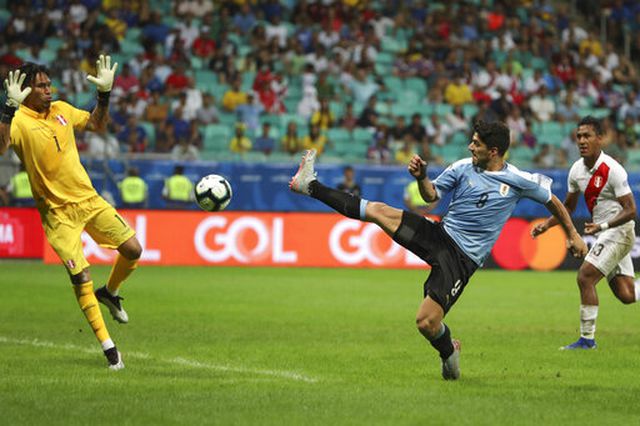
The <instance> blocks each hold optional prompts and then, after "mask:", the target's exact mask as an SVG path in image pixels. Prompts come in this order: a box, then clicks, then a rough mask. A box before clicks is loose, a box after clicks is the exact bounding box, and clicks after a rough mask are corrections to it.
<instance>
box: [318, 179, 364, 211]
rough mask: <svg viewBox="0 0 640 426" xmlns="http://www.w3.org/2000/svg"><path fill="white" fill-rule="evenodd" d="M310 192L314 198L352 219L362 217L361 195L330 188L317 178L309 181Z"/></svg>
mask: <svg viewBox="0 0 640 426" xmlns="http://www.w3.org/2000/svg"><path fill="white" fill-rule="evenodd" d="M309 192H310V193H311V196H312V197H313V198H315V199H316V200H318V201H322V202H323V203H325V204H326V205H328V206H329V207H331V208H332V209H334V210H335V211H337V212H338V213H341V214H343V215H344V216H346V217H350V218H351V219H360V201H361V198H360V197H356V196H355V195H351V194H349V193H347V192H343V191H338V190H337V189H333V188H329V187H328V186H324V185H323V184H321V183H320V182H318V181H317V180H314V181H312V182H311V183H309Z"/></svg>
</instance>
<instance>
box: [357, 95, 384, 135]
mask: <svg viewBox="0 0 640 426" xmlns="http://www.w3.org/2000/svg"><path fill="white" fill-rule="evenodd" d="M377 103H378V97H377V96H376V95H371V97H370V98H369V100H368V101H367V104H366V105H365V107H364V108H363V110H362V112H361V113H360V117H358V121H357V123H356V124H357V125H358V127H364V128H375V127H377V126H378V119H379V118H380V114H378V111H377V109H376V104H377Z"/></svg>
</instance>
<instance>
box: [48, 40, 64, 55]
mask: <svg viewBox="0 0 640 426" xmlns="http://www.w3.org/2000/svg"><path fill="white" fill-rule="evenodd" d="M44 45H45V47H46V48H47V49H50V50H53V51H56V52H57V51H58V49H60V48H61V47H62V46H63V45H64V40H63V39H61V38H59V37H49V38H47V40H46V41H45V42H44Z"/></svg>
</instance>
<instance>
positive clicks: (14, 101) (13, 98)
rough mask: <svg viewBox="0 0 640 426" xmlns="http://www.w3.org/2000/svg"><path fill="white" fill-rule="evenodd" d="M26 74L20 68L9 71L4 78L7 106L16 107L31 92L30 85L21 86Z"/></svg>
mask: <svg viewBox="0 0 640 426" xmlns="http://www.w3.org/2000/svg"><path fill="white" fill-rule="evenodd" d="M26 77H27V74H25V73H21V72H20V70H15V71H9V76H8V77H7V78H5V79H4V88H5V89H6V90H7V106H9V107H11V108H18V107H19V106H20V104H21V103H22V102H24V100H25V99H26V98H27V96H29V93H31V87H25V88H24V89H23V88H22V83H24V79H25V78H26Z"/></svg>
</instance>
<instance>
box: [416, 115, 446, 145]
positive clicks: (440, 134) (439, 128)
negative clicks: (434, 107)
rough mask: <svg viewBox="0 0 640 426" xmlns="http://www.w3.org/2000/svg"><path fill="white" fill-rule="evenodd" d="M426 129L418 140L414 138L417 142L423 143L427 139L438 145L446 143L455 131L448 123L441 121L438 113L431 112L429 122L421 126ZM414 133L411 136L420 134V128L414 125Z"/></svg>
mask: <svg viewBox="0 0 640 426" xmlns="http://www.w3.org/2000/svg"><path fill="white" fill-rule="evenodd" d="M423 127H424V129H425V131H426V137H422V138H421V139H420V140H417V139H416V140H415V141H416V142H419V143H425V142H426V141H427V140H428V141H429V142H430V143H433V144H435V145H438V146H444V145H446V143H447V141H448V140H449V138H450V137H451V136H452V135H453V134H454V133H455V132H454V131H453V129H452V128H451V126H449V123H447V122H446V121H442V120H441V119H440V116H439V115H438V114H431V117H430V120H429V123H428V124H427V125H426V126H423ZM415 129H416V133H415V134H414V135H413V137H417V136H419V135H420V128H419V127H418V126H417V125H416V127H415Z"/></svg>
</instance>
